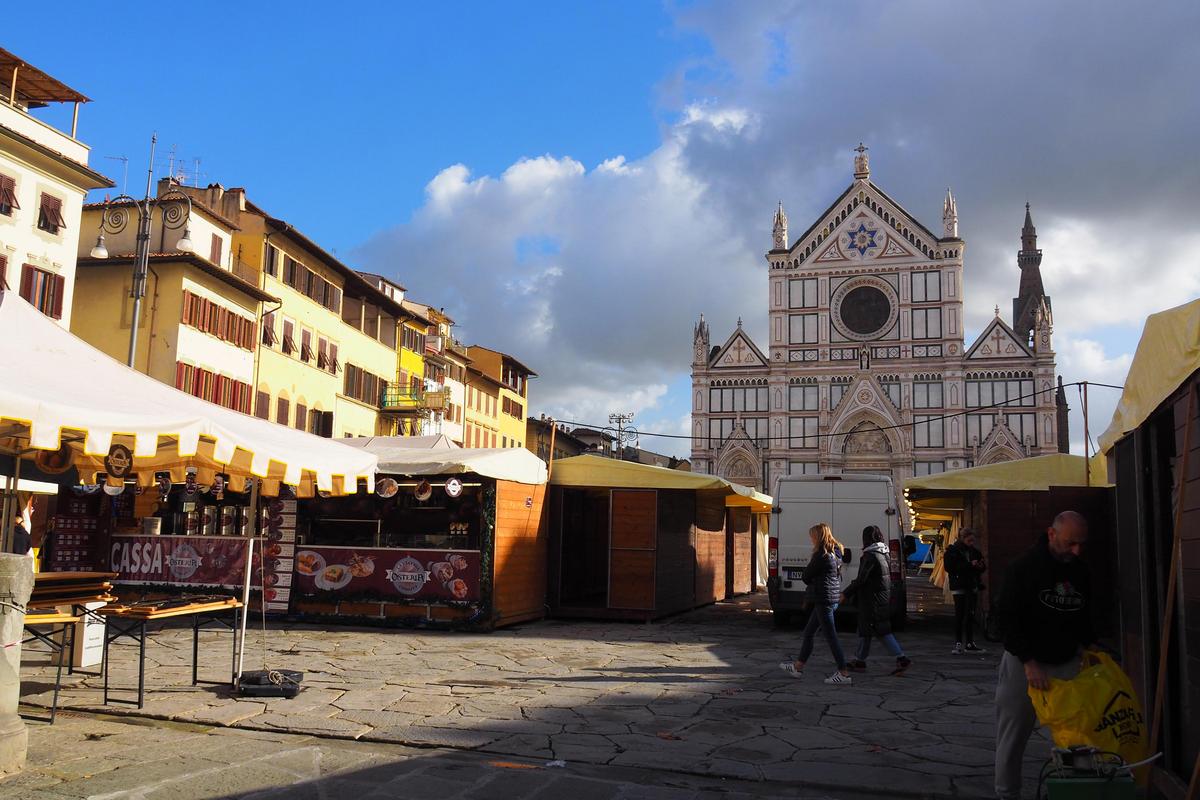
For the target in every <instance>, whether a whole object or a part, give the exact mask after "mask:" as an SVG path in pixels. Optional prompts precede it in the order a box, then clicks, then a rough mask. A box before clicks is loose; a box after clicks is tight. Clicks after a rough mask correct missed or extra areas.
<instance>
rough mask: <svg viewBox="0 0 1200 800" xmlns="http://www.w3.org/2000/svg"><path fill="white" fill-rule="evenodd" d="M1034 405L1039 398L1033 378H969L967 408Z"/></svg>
mask: <svg viewBox="0 0 1200 800" xmlns="http://www.w3.org/2000/svg"><path fill="white" fill-rule="evenodd" d="M1034 405H1037V398H1036V397H1035V396H1034V391H1033V379H1032V378H1007V379H1003V380H999V379H997V380H972V379H970V378H968V379H967V408H988V407H989V406H1034Z"/></svg>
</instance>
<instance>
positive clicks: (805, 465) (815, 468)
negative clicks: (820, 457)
mask: <svg viewBox="0 0 1200 800" xmlns="http://www.w3.org/2000/svg"><path fill="white" fill-rule="evenodd" d="M820 474H821V465H820V464H818V463H817V462H816V461H789V462H788V475H820Z"/></svg>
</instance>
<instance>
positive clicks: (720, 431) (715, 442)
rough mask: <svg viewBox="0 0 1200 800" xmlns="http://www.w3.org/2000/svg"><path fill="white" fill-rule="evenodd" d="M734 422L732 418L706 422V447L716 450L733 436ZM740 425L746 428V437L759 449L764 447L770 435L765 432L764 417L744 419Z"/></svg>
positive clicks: (765, 423) (765, 421)
mask: <svg viewBox="0 0 1200 800" xmlns="http://www.w3.org/2000/svg"><path fill="white" fill-rule="evenodd" d="M735 422H736V418H734V417H726V418H724V419H710V420H709V421H708V446H709V447H710V448H712V449H714V450H715V449H717V448H719V447H721V445H723V444H725V442H726V441H727V440H728V439H729V437H730V436H732V435H733V427H734V423H735ZM742 424H743V425H744V426H745V427H746V435H747V436H749V437H750V438H751V439H753V440H754V442H755V444H757V445H758V446H759V447H766V446H767V440H768V437H769V436H770V434H769V433H768V431H767V418H766V417H746V418H743V419H742Z"/></svg>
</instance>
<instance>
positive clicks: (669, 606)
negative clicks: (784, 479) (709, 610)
mask: <svg viewBox="0 0 1200 800" xmlns="http://www.w3.org/2000/svg"><path fill="white" fill-rule="evenodd" d="M770 504H771V498H770V497H767V496H766V495H763V494H760V493H758V492H755V491H754V490H753V489H748V488H746V487H744V486H739V485H737V484H733V483H730V482H729V481H726V480H724V479H722V478H718V477H716V476H712V475H700V474H695V473H691V472H682V471H679V470H671V469H665V468H662V467H653V466H649V465H646V464H636V463H632V462H627V461H616V460H613V459H607V458H602V457H600V456H591V455H585V456H575V457H574V458H567V459H563V460H561V461H555V462H554V472H553V475H552V476H551V480H550V509H549V519H548V532H549V547H550V550H549V557H550V568H549V578H550V586H549V604H550V613H551V614H553V615H556V616H585V617H609V618H622V619H655V618H658V617H662V616H665V615H667V614H673V613H676V612H679V611H684V610H687V609H690V608H695V607H697V606H701V605H705V604H707V603H712V602H715V601H717V600H723V599H725V598H726V597H727V596H729V595H730V594H731V593H732V592H734V591H750V589H751V588H752V584H753V566H752V563H753V559H754V543H753V534H752V533H751V531H752V530H753V527H754V525H753V514H754V513H755V512H761V511H762V510H765V509H769V508H770Z"/></svg>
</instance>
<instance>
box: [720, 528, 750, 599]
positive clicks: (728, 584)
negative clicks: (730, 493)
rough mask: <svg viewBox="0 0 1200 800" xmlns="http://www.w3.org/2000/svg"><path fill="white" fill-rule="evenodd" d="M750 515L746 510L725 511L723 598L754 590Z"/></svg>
mask: <svg viewBox="0 0 1200 800" xmlns="http://www.w3.org/2000/svg"><path fill="white" fill-rule="evenodd" d="M753 528H754V526H753V524H752V515H751V513H750V509H748V508H730V509H727V510H726V522H725V596H726V597H733V596H734V595H738V594H746V593H747V592H749V591H751V590H752V589H753V588H754V584H753V580H754V578H753V575H752V569H751V565H752V564H753V562H754V536H753V532H752V531H753Z"/></svg>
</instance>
